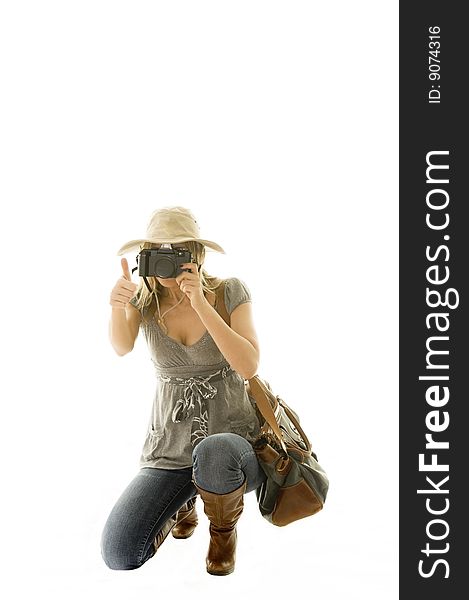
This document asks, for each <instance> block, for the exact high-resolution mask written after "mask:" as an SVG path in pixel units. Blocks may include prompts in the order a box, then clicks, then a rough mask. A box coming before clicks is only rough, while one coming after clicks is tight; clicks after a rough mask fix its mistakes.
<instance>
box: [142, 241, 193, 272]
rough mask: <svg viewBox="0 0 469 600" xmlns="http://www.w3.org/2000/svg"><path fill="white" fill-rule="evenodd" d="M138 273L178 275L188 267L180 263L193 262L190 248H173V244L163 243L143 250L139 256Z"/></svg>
mask: <svg viewBox="0 0 469 600" xmlns="http://www.w3.org/2000/svg"><path fill="white" fill-rule="evenodd" d="M137 262H138V274H139V275H140V277H161V278H162V279H169V278H172V277H176V276H177V275H179V274H180V273H182V272H183V271H187V269H181V267H180V265H182V264H184V263H188V262H192V255H191V253H190V252H189V250H186V249H182V248H172V246H171V244H161V247H160V248H151V249H147V250H141V252H140V253H139V255H138V256H137Z"/></svg>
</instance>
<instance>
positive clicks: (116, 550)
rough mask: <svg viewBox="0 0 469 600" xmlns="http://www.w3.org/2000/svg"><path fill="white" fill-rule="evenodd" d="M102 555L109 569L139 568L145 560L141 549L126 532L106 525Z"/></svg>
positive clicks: (102, 539)
mask: <svg viewBox="0 0 469 600" xmlns="http://www.w3.org/2000/svg"><path fill="white" fill-rule="evenodd" d="M101 556H102V557H103V560H104V562H105V564H106V566H107V567H109V569H112V570H114V571H129V570H131V569H138V568H139V567H141V566H142V565H143V563H144V562H145V561H143V560H142V557H141V551H140V550H139V549H138V548H137V547H136V546H135V545H134V544H132V541H131V539H129V537H128V536H126V535H125V534H124V532H122V531H119V530H116V529H112V530H111V529H110V528H109V527H108V526H106V527H105V528H104V530H103V533H102V535H101Z"/></svg>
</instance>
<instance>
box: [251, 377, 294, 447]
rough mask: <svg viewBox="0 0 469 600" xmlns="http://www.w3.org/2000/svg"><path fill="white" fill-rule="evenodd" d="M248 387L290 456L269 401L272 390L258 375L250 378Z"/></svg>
mask: <svg viewBox="0 0 469 600" xmlns="http://www.w3.org/2000/svg"><path fill="white" fill-rule="evenodd" d="M248 389H249V393H250V395H251V396H252V397H253V398H254V400H255V401H256V405H257V408H258V409H259V411H260V413H261V415H262V416H263V417H264V419H265V420H266V421H267V423H268V424H269V425H270V427H271V429H272V431H273V432H274V433H275V435H276V437H277V438H278V441H279V442H280V445H281V446H282V450H283V451H284V452H285V454H286V456H288V452H287V447H286V446H285V442H284V441H283V437H282V432H281V431H280V427H279V426H278V423H277V419H276V418H275V413H274V411H273V410H272V406H271V405H270V402H269V394H270V395H271V396H272V394H271V392H269V390H268V388H267V387H266V386H265V385H264V383H263V382H262V381H261V379H260V378H259V376H258V375H254V377H251V379H249V382H248ZM275 402H277V399H275Z"/></svg>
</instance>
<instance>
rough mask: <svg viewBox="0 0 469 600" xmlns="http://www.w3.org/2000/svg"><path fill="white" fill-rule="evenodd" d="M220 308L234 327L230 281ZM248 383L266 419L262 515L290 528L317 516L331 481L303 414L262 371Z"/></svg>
mask: <svg viewBox="0 0 469 600" xmlns="http://www.w3.org/2000/svg"><path fill="white" fill-rule="evenodd" d="M217 309H218V312H219V313H220V315H221V316H222V317H223V319H224V320H225V322H226V323H227V325H230V316H229V315H228V312H227V310H226V306H225V302H224V282H223V283H222V284H221V285H220V286H219V287H218V288H217ZM245 385H246V390H247V392H248V394H249V396H250V398H252V399H253V400H254V402H255V403H256V406H257V409H258V415H259V418H260V421H261V423H263V424H262V426H261V431H260V434H259V435H258V437H257V439H256V440H255V442H253V448H254V451H255V452H256V455H257V459H258V461H259V464H260V465H261V467H262V469H263V470H264V472H265V474H266V476H267V477H266V480H265V481H264V483H263V484H262V485H261V486H260V487H259V488H257V489H256V496H257V500H258V503H259V510H260V512H261V514H262V516H263V517H264V518H265V519H267V520H268V521H269V522H270V523H272V524H273V525H278V526H284V525H288V524H289V523H292V522H293V521H297V520H298V519H302V518H304V517H308V516H311V515H314V514H316V513H317V512H318V511H320V510H321V509H322V508H323V506H324V502H325V500H326V496H327V492H328V489H329V479H328V477H327V475H326V473H325V471H324V469H323V468H322V467H321V465H320V464H319V463H318V460H317V456H316V454H315V453H314V452H313V451H312V449H311V444H310V442H309V440H308V438H307V436H306V434H305V433H304V431H303V429H302V428H301V425H300V421H299V418H298V415H297V414H296V413H295V412H294V411H293V410H292V409H291V408H290V407H289V406H288V405H287V403H286V402H285V401H284V400H282V399H281V398H280V397H279V396H278V395H274V393H273V392H272V389H271V387H270V385H269V384H268V383H267V382H266V381H265V380H262V379H261V378H260V377H259V376H258V375H255V376H254V377H252V378H251V379H249V380H246V381H245Z"/></svg>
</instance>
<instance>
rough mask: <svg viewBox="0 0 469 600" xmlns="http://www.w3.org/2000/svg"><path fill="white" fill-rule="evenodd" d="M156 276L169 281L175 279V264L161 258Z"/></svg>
mask: <svg viewBox="0 0 469 600" xmlns="http://www.w3.org/2000/svg"><path fill="white" fill-rule="evenodd" d="M156 276H157V277H162V278H163V279H167V278H168V277H174V263H173V261H172V260H169V259H167V258H160V259H159V261H158V263H157V267H156Z"/></svg>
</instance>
